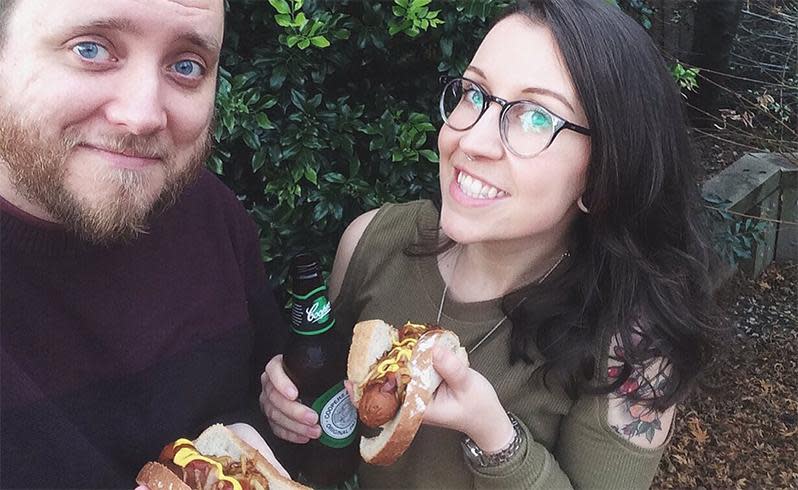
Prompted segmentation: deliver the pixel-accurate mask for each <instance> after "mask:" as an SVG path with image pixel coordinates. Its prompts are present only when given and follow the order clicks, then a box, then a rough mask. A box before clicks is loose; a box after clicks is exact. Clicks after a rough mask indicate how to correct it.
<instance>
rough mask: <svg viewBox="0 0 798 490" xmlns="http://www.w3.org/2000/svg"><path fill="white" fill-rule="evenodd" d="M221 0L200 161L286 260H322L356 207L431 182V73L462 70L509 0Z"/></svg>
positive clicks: (434, 81)
mask: <svg viewBox="0 0 798 490" xmlns="http://www.w3.org/2000/svg"><path fill="white" fill-rule="evenodd" d="M430 3H431V0H395V1H394V3H393V4H391V3H389V2H386V1H379V0H305V1H302V0H268V1H267V0H229V1H228V14H227V33H226V39H225V48H224V50H223V53H222V61H221V66H222V70H221V77H220V78H221V79H220V84H219V90H218V97H217V113H218V124H217V127H216V131H215V139H216V142H217V149H216V151H215V152H214V154H213V155H212V157H211V160H210V162H209V166H210V168H211V169H212V170H213V171H215V172H216V173H218V174H220V175H221V177H222V179H223V180H224V181H225V183H226V184H227V185H229V186H230V187H231V188H232V189H233V190H234V191H235V192H236V193H237V195H238V196H239V197H240V199H242V201H243V202H244V204H245V206H246V207H247V208H248V209H249V210H250V211H251V213H252V215H253V217H254V218H255V220H256V221H257V222H258V224H259V225H260V227H261V230H262V234H261V244H262V251H263V258H264V260H265V261H266V262H267V264H268V267H269V269H270V272H271V273H272V274H273V278H272V279H273V281H274V282H275V283H277V282H281V281H282V280H283V279H284V277H285V271H286V266H287V262H288V260H289V259H290V257H291V256H292V255H293V254H295V253H296V252H298V251H300V250H302V249H310V250H313V251H315V252H317V253H318V254H319V255H320V256H321V257H322V260H323V261H324V265H325V266H326V267H327V269H328V270H329V266H330V265H331V264H330V263H331V260H332V258H333V256H334V254H335V248H336V246H337V243H338V239H339V237H340V235H341V233H342V232H343V230H344V228H345V227H346V225H347V224H348V223H349V222H350V221H351V220H352V219H354V218H355V217H356V216H357V215H359V214H360V213H362V212H364V211H366V210H369V209H373V208H375V207H378V206H380V205H381V204H382V203H384V202H389V201H408V200H412V199H417V198H420V197H430V196H433V195H434V194H435V193H436V192H437V187H438V183H437V182H438V181H437V152H436V132H437V127H438V125H439V117H438V115H437V103H438V94H439V90H440V86H439V83H438V79H439V76H440V75H441V74H455V73H461V71H462V70H463V69H464V68H465V66H466V65H467V63H468V61H469V60H470V58H471V56H472V54H473V51H474V50H475V49H476V47H477V46H478V44H479V41H480V39H481V38H482V37H483V36H484V34H485V32H486V31H487V28H488V27H489V23H490V19H491V18H493V17H494V16H495V15H496V14H497V13H498V12H499V11H500V10H502V9H503V8H504V7H505V6H506V5H507V4H508V3H509V2H508V1H495V0H465V1H458V2H440V1H438V2H436V4H437V6H436V8H434V9H433V8H430Z"/></svg>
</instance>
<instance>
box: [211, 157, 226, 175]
mask: <svg viewBox="0 0 798 490" xmlns="http://www.w3.org/2000/svg"><path fill="white" fill-rule="evenodd" d="M208 168H209V169H210V170H211V172H213V173H215V174H216V175H224V163H223V162H222V159H221V158H219V156H218V155H211V158H210V159H209V160H208Z"/></svg>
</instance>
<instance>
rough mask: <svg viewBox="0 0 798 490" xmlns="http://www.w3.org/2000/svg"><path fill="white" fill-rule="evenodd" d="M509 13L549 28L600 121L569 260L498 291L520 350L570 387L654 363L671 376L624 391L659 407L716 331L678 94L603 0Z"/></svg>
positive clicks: (593, 121) (679, 388)
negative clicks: (603, 366) (606, 367)
mask: <svg viewBox="0 0 798 490" xmlns="http://www.w3.org/2000/svg"><path fill="white" fill-rule="evenodd" d="M511 15H521V16H523V17H524V18H525V19H527V20H528V21H529V22H532V23H534V24H537V25H543V26H546V27H548V28H549V29H550V30H551V31H552V33H553V35H554V38H555V39H556V41H557V44H558V45H559V48H560V51H561V53H562V57H563V60H564V63H565V65H566V67H567V69H568V70H569V72H570V75H571V78H572V80H573V83H574V86H575V87H576V92H577V94H578V95H579V97H580V99H581V103H582V107H583V108H584V111H585V114H586V116H587V121H588V125H589V127H590V128H591V133H592V134H591V158H590V163H589V165H588V170H587V179H586V182H587V187H586V190H585V192H584V195H583V200H584V202H585V204H586V206H587V207H588V208H589V211H590V212H589V214H583V215H581V216H580V217H579V218H578V219H577V221H576V223H575V225H574V228H573V230H572V240H571V258H570V260H568V261H567V262H564V263H563V266H561V267H560V268H559V269H558V270H557V271H556V273H555V274H552V276H551V277H550V278H548V279H547V281H546V282H545V285H542V286H538V285H529V286H526V287H524V288H521V289H519V290H517V291H513V292H511V293H509V294H508V295H506V296H505V298H504V300H503V309H504V310H505V312H506V313H507V314H508V316H509V318H510V319H511V320H512V325H513V327H512V348H511V362H517V361H519V360H522V361H525V362H532V360H533V358H534V357H542V359H543V360H544V364H543V369H544V370H545V372H546V378H545V379H547V380H551V378H552V377H553V378H555V380H556V381H558V382H559V384H560V385H561V386H564V387H565V388H566V389H567V390H568V392H569V393H571V394H572V396H576V395H577V394H578V393H594V394H598V393H602V394H606V393H609V392H611V391H613V390H615V389H617V388H618V387H620V386H621V385H622V384H623V383H624V382H625V381H626V380H627V379H628V378H629V376H630V374H632V373H633V372H637V373H638V374H637V375H636V376H640V373H641V372H642V371H646V367H648V366H651V365H656V366H658V367H657V368H656V371H657V372H655V373H652V372H651V370H648V373H647V374H646V375H643V377H642V378H643V382H644V383H645V382H646V381H648V382H652V381H653V380H654V379H664V380H665V381H664V384H661V385H659V386H658V387H657V389H656V390H638V391H632V392H625V393H624V395H625V396H627V397H628V398H629V399H632V400H636V401H639V402H642V403H644V404H646V405H648V406H649V407H650V408H652V409H656V410H662V409H664V408H666V407H669V406H671V405H673V404H674V403H676V402H678V401H679V400H680V399H681V398H683V397H684V396H685V395H686V394H687V393H688V391H689V389H690V387H691V386H692V385H693V382H694V381H695V379H696V376H697V375H698V373H700V372H701V371H702V369H703V368H704V367H705V366H706V365H707V364H708V362H709V361H710V360H711V358H712V355H713V338H714V337H715V336H716V335H717V333H718V330H717V329H716V328H715V327H714V326H713V324H712V319H713V299H712V281H711V277H710V275H709V264H710V261H711V259H712V257H711V254H710V252H709V250H710V249H709V247H708V246H707V244H706V242H705V240H704V239H703V237H702V229H703V225H702V219H703V216H704V213H703V211H702V207H701V205H700V204H701V200H700V194H699V191H698V179H697V170H696V167H695V164H694V161H693V157H692V154H691V149H690V141H689V136H688V133H687V128H686V125H685V116H684V113H683V110H682V97H681V95H680V93H679V90H678V89H677V87H676V85H675V83H674V81H673V79H672V77H671V76H670V73H669V71H668V70H667V68H666V66H665V64H664V62H663V59H662V57H661V55H660V53H659V51H658V49H657V48H656V46H655V45H654V43H653V42H652V40H651V39H650V37H649V36H648V34H647V33H646V32H645V31H644V30H643V29H642V28H641V27H640V26H639V25H638V24H637V23H635V22H634V21H633V20H632V19H631V18H629V17H628V16H627V15H626V14H625V13H624V12H623V11H621V9H619V8H618V7H616V6H613V5H611V4H609V3H608V2H607V1H606V0H531V1H521V2H519V3H518V5H516V6H514V7H512V8H511V9H510V10H509V11H507V12H506V13H505V14H504V15H502V16H501V17H500V18H499V19H498V20H497V22H499V21H501V20H502V19H504V18H506V17H508V16H511ZM530 49H533V48H532V47H530ZM613 337H616V338H618V339H620V344H621V346H622V349H623V352H622V355H621V354H620V352H619V355H618V359H619V361H620V362H622V365H623V369H622V370H621V372H620V375H618V376H615V377H613V378H608V377H607V376H606V375H605V373H596V372H595V366H596V365H597V361H599V360H602V359H606V357H607V355H608V352H609V346H610V341H611V339H612V338H613ZM663 360H664V363H662V362H661V361H663Z"/></svg>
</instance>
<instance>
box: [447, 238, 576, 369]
mask: <svg viewBox="0 0 798 490" xmlns="http://www.w3.org/2000/svg"><path fill="white" fill-rule="evenodd" d="M460 253H461V254H462V252H460ZM570 256H571V254H570V253H569V252H568V251H567V250H566V251H565V252H563V254H562V255H560V258H559V259H557V262H555V263H554V265H553V266H551V268H550V269H549V270H548V271H546V273H545V274H543V276H542V277H541V278H540V279H538V281H537V283H538V284H541V283H542V282H543V281H545V280H546V279H548V277H549V276H550V275H551V273H552V272H554V269H556V268H557V267H558V266H559V265H560V263H561V262H562V261H563V259H565V258H566V257H570ZM459 260H460V255H459V254H458V255H457V259H455V261H454V267H453V268H452V275H454V270H455V269H456V268H457V262H458V261H459ZM448 290H449V284H448V283H447V282H445V281H444V283H443V294H442V295H441V304H440V306H438V319H437V320H436V321H435V323H437V324H440V323H441V315H442V314H443V303H444V302H446V292H447V291H448ZM524 301H526V298H524V299H522V300H521V301H520V302H519V303H518V304H517V305H515V307H514V308H513V310H515V309H516V308H518V307H519V306H521V305H522V304H524ZM505 320H507V315H506V314H505V315H504V316H503V317H502V318H501V320H499V322H498V323H496V325H494V326H493V327H492V328H491V329H490V330H488V333H486V334H485V335H484V336H483V337H482V338H481V339H479V342H477V343H476V344H474V346H473V347H471V348H470V349H468V353H469V354H471V353H472V352H474V351H475V350H477V348H478V347H479V346H480V345H482V344H484V343H485V341H486V340H488V339H489V338H490V336H491V335H493V332H495V331H496V330H498V329H499V327H501V326H502V324H503V323H504V321H505Z"/></svg>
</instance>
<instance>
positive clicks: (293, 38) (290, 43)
mask: <svg viewBox="0 0 798 490" xmlns="http://www.w3.org/2000/svg"><path fill="white" fill-rule="evenodd" d="M301 39H302V36H299V35H297V34H291V35H290V36H288V37H287V38H286V44H288V47H289V48H293V47H294V46H295V45H296V43H298V42H299V41H300V40H301Z"/></svg>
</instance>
